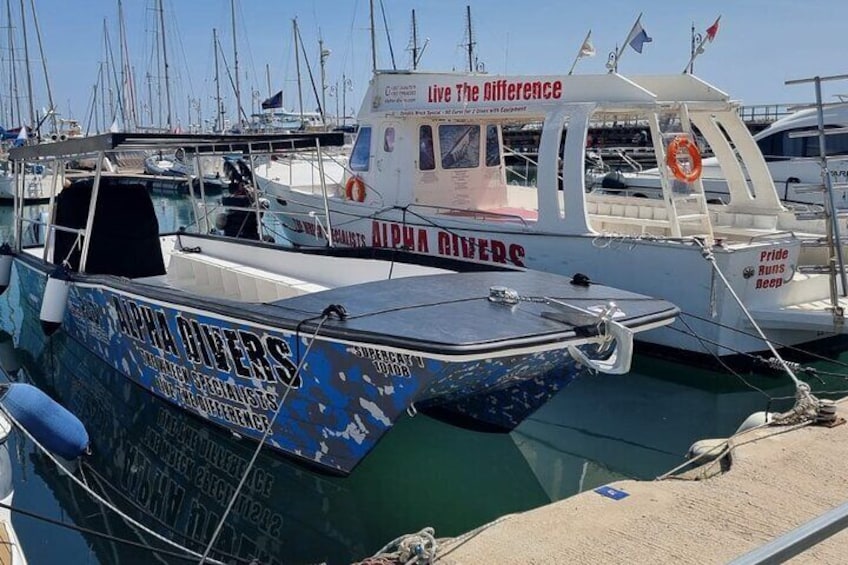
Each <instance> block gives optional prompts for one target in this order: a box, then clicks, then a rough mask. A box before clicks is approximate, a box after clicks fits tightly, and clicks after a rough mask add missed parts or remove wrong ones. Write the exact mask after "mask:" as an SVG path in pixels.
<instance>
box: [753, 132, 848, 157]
mask: <svg viewBox="0 0 848 565" xmlns="http://www.w3.org/2000/svg"><path fill="white" fill-rule="evenodd" d="M832 127H836V126H827V127H826V128H825V129H830V128H832ZM816 131H817V130H816V129H815V128H798V129H794V130H790V131H783V132H780V133H775V134H773V135H770V136H768V137H764V138H763V139H761V140H759V141H758V142H757V145H759V147H760V151H762V152H763V156H764V157H765V158H766V161H775V160H781V159H788V158H791V157H818V156H819V138H818V136H817V135H812V136H809V137H790V134H792V133H796V132H804V133H807V134H810V133H812V134H815V133H816ZM825 143H826V147H827V154H828V155H848V134H844V133H840V134H834V135H828V136H827V137H826V138H825Z"/></svg>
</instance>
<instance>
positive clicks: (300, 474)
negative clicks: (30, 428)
mask: <svg viewBox="0 0 848 565" xmlns="http://www.w3.org/2000/svg"><path fill="white" fill-rule="evenodd" d="M155 203H156V208H157V211H158V212H159V216H160V224H161V226H162V228H163V229H169V228H175V227H179V226H182V225H188V224H189V223H190V222H191V210H190V206H189V202H188V200H182V199H172V198H156V202H155ZM37 211H38V210H33V213H37ZM10 220H11V210H10V209H0V225H2V226H3V227H4V228H5V229H8V227H9V226H10V223H11V221H10ZM0 329H2V330H3V331H2V333H0V364H2V367H1V368H2V369H3V371H4V373H5V375H6V376H7V378H9V379H11V380H14V381H20V382H29V383H32V384H34V385H36V386H38V387H39V388H41V389H42V390H44V391H45V392H47V393H48V394H50V395H51V396H52V397H53V398H55V399H56V400H58V401H59V402H61V403H62V404H63V405H64V406H65V407H66V408H68V409H69V410H71V411H72V412H73V413H75V414H76V415H77V416H78V417H79V418H80V419H81V420H82V422H83V423H84V424H85V426H86V428H87V430H88V432H89V434H90V437H91V445H92V453H91V455H90V456H87V457H86V458H84V460H83V461H82V463H81V464H80V465H79V469H78V471H77V473H76V476H78V477H80V478H81V479H82V480H84V481H85V483H86V484H87V485H88V486H89V487H90V488H91V489H93V490H94V491H96V492H97V493H99V494H100V495H101V496H102V497H103V498H105V499H107V500H109V501H110V502H111V503H112V504H114V505H115V506H117V507H119V508H120V509H121V510H122V512H124V513H126V514H127V515H130V516H132V517H133V518H135V519H136V520H138V521H139V522H141V523H143V524H144V525H145V526H147V527H149V528H151V529H152V530H154V531H156V532H158V533H159V534H161V535H163V536H165V537H167V538H169V539H172V540H174V541H176V542H178V543H180V544H182V545H186V546H189V547H191V548H193V549H195V550H198V551H202V550H203V549H204V548H205V544H206V541H207V540H208V539H209V538H210V536H211V534H212V532H213V530H214V529H215V527H216V526H217V525H218V523H219V521H220V518H221V516H222V515H223V513H224V510H225V508H226V506H227V503H228V502H229V501H230V499H231V497H232V494H233V492H234V489H235V487H236V485H237V483H238V481H239V479H240V478H241V475H242V473H243V471H244V469H245V467H246V466H247V462H248V460H249V459H250V457H251V455H252V453H253V449H254V447H255V443H253V442H250V441H246V440H243V439H240V438H238V437H236V436H234V435H232V434H229V433H227V432H224V431H222V430H220V429H218V428H215V427H213V426H210V425H208V424H205V423H204V422H202V421H201V420H199V419H197V418H194V417H191V416H188V415H187V414H185V413H183V412H182V411H180V410H178V409H176V408H173V407H171V406H170V405H169V404H167V403H166V402H164V401H161V400H159V399H157V398H154V397H153V396H152V395H151V394H148V393H147V392H145V391H144V390H142V389H140V388H139V387H137V386H135V385H133V384H131V383H130V382H129V381H128V380H127V379H125V378H124V377H123V376H121V375H120V374H118V373H116V372H115V371H113V370H112V369H111V368H110V367H108V366H107V365H105V364H104V363H103V362H101V361H100V360H99V359H97V358H96V357H94V356H93V355H91V354H90V353H88V352H87V351H86V350H85V349H84V348H83V347H82V346H81V345H80V344H79V343H77V342H76V341H74V340H73V339H72V338H70V337H69V336H68V335H66V334H65V333H63V332H62V331H61V330H60V331H59V332H57V333H56V334H55V335H53V336H52V337H51V338H49V339H48V338H45V336H44V335H43V334H42V332H41V329H40V327H39V324H38V320H37V316H36V315H35V314H34V313H33V312H29V311H28V310H27V309H25V308H23V307H22V306H21V300H20V295H19V291H18V289H17V287H16V286H15V284H14V280H13V284H12V286H11V287H10V288H9V289H8V291H7V292H6V293H5V294H4V295H3V296H2V297H0ZM815 366H816V367H818V368H819V369H820V373H821V374H822V375H825V376H824V377H823V378H817V379H810V384H811V385H812V386H813V389H814V391H830V392H836V391H839V390H841V389H843V388H848V387H846V386H845V384H844V381H843V378H842V377H841V376H840V375H839V374H837V373H840V372H841V373H845V371H844V370H842V369H841V368H840V367H839V366H836V365H833V364H827V365H825V364H824V363H822V362H819V363H818V364H816V365H815ZM830 373H833V374H830ZM743 377H744V380H743V378H741V377H739V376H734V375H730V374H723V373H717V372H712V371H707V370H702V369H695V368H691V367H687V366H685V365H680V364H675V363H671V362H666V361H658V360H654V359H650V358H644V357H639V358H637V360H636V363H635V367H634V371H632V372H631V373H629V374H627V375H620V376H610V375H595V376H591V377H587V378H583V379H579V380H577V381H575V382H574V383H572V384H571V385H569V386H568V387H566V388H565V389H564V390H563V391H562V392H561V393H560V394H559V395H558V396H557V397H555V398H554V399H553V400H552V401H551V402H549V403H548V404H547V405H545V406H544V407H543V408H542V409H540V410H539V411H538V412H536V413H535V414H534V415H533V416H531V417H530V418H529V419H528V420H527V421H525V422H524V423H523V424H522V425H521V426H520V427H519V428H518V429H517V430H515V431H514V432H513V433H511V434H492V433H483V432H477V431H469V430H465V429H460V428H457V427H454V426H451V425H448V424H446V423H443V422H440V421H437V420H434V419H431V418H428V417H427V416H424V415H416V416H414V417H410V416H405V417H403V418H402V419H401V420H400V421H399V422H398V423H397V425H396V426H395V427H394V429H393V430H392V431H391V432H390V433H388V434H387V435H386V437H385V439H384V440H383V441H381V442H380V444H379V445H378V446H377V447H376V449H375V450H374V451H373V452H372V453H371V454H370V455H369V456H368V457H367V458H366V459H365V460H364V462H363V463H362V464H361V465H360V466H359V467H358V468H357V469H356V470H355V471H354V473H353V474H352V475H351V476H350V477H347V478H338V477H328V476H324V475H321V474H316V473H314V472H311V471H309V470H306V469H305V468H303V467H301V466H298V465H297V464H295V463H293V462H291V461H289V460H287V459H286V458H284V457H282V456H279V455H277V454H274V453H271V452H270V451H268V450H265V451H263V452H262V453H261V454H260V456H259V459H258V460H257V462H256V465H255V468H254V470H253V471H252V473H251V475H250V477H249V479H248V481H247V483H246V487H245V490H244V492H243V494H242V495H241V496H240V497H239V498H238V499H237V500H236V503H235V504H234V506H233V511H232V512H231V514H230V516H229V517H228V518H227V520H226V521H225V523H224V527H223V529H222V531H221V537H220V540H219V543H218V544H217V545H216V548H215V549H216V550H217V553H216V554H215V555H216V556H217V557H218V558H221V559H223V560H224V561H226V562H233V563H249V562H250V560H251V559H253V558H257V559H258V562H259V563H324V562H326V563H349V562H351V561H354V560H359V559H363V558H365V557H367V556H369V555H371V554H373V553H374V552H375V551H377V550H379V549H380V548H381V547H382V546H383V545H384V544H385V543H386V542H388V541H390V540H392V539H394V538H395V537H397V536H399V535H402V534H406V533H412V532H416V531H418V530H420V529H421V528H424V527H427V526H431V527H433V528H435V532H436V535H437V536H438V537H444V536H454V535H458V534H461V533H463V532H466V531H469V530H472V529H474V528H476V527H478V526H480V525H482V524H485V523H486V522H489V521H491V520H494V519H496V518H498V517H499V516H502V515H504V514H509V513H513V512H521V511H524V510H528V509H531V508H536V507H539V506H541V505H544V504H547V503H550V502H552V501H556V500H560V499H562V498H565V497H568V496H570V495H573V494H575V493H578V492H581V491H585V490H589V489H593V488H595V487H597V486H600V485H604V484H606V483H609V482H611V481H615V480H618V479H623V478H638V479H652V478H654V477H656V476H658V475H660V474H662V473H664V472H666V471H668V470H670V469H672V468H674V467H675V466H677V465H679V464H681V463H682V462H683V461H684V454H685V453H686V450H687V449H688V447H689V446H690V445H691V444H692V443H693V442H695V441H697V440H699V439H703V438H712V437H726V436H728V435H730V434H732V433H733V431H734V430H735V429H736V428H737V427H738V425H739V424H740V423H741V422H742V421H743V420H744V419H745V418H746V417H747V416H748V415H749V414H751V413H753V412H755V411H759V410H765V409H771V410H778V409H785V408H787V407H789V406H791V403H792V402H791V397H792V394H793V388H792V386H791V384H790V382H789V379H788V378H786V377H783V376H780V375H778V374H772V375H757V374H747V373H746V374H745V375H744V376H743ZM10 448H11V453H12V459H13V480H14V485H15V490H16V492H15V498H14V506H15V507H16V508H20V509H22V510H25V511H27V512H29V513H33V514H37V515H38V516H40V517H42V518H48V519H50V520H53V521H59V522H62V523H64V524H67V525H70V526H73V527H75V528H85V529H87V530H89V531H86V532H79V531H75V530H73V529H71V528H68V527H63V526H60V525H57V524H54V523H49V522H46V521H44V520H43V519H41V518H36V517H32V516H28V515H24V514H21V513H15V514H14V515H13V522H14V525H15V528H16V531H17V533H18V536H19V537H20V540H21V544H22V546H23V549H24V551H25V552H26V554H27V556H28V559H29V562H30V563H37V564H51V563H91V564H98V563H100V564H112V563H121V564H124V563H139V564H140V563H155V562H163V563H186V562H197V560H196V559H194V560H192V559H188V560H186V559H184V558H181V557H178V556H174V555H169V554H168V553H158V554H154V549H155V550H159V551H164V552H168V551H174V550H173V549H171V548H167V547H166V546H165V545H164V544H163V543H162V542H159V541H156V540H155V539H153V538H152V537H151V536H149V535H147V534H145V533H143V532H142V531H141V530H139V529H138V528H135V527H132V526H129V525H127V524H126V523H124V522H123V521H122V519H121V518H120V517H119V516H118V515H116V514H115V513H114V512H112V511H111V510H109V509H108V508H107V507H106V506H105V505H102V504H100V503H98V502H97V501H95V500H93V499H92V498H91V497H90V496H89V495H88V494H87V493H86V492H85V491H84V490H83V489H82V488H81V487H79V486H78V485H76V484H74V483H73V482H72V481H71V480H70V478H69V477H67V476H65V475H63V474H62V473H61V472H59V470H57V468H56V467H55V465H54V464H53V463H52V462H50V461H49V460H47V459H46V458H45V457H44V456H43V455H41V454H39V453H38V452H37V450H36V449H35V447H34V446H33V445H32V443H31V442H30V441H28V440H27V439H25V438H24V437H23V436H21V435H20V434H18V433H15V434H13V435H12V436H11V438H10ZM563 535H567V533H566V532H563Z"/></svg>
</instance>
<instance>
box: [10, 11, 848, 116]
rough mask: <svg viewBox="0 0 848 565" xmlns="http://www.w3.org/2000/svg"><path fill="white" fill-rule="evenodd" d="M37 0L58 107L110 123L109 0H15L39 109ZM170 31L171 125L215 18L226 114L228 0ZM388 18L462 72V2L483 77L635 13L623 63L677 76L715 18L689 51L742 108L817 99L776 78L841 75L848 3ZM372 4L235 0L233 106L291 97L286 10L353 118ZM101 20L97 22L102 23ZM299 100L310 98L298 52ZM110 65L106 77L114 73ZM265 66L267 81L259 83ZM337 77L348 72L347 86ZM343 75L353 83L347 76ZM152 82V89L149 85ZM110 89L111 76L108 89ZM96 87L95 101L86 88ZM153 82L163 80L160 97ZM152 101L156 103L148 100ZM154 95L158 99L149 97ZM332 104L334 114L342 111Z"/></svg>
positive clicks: (141, 41)
mask: <svg viewBox="0 0 848 565" xmlns="http://www.w3.org/2000/svg"><path fill="white" fill-rule="evenodd" d="M30 2H34V5H35V9H36V12H37V14H38V23H39V27H40V29H41V39H42V43H43V50H44V60H45V62H46V67H47V72H48V75H49V78H50V85H51V90H52V92H53V98H54V106H55V107H56V108H57V110H58V113H59V115H60V116H61V117H63V118H75V119H77V120H79V121H80V122H81V123H82V124H83V127H84V129H85V130H93V129H96V128H95V126H97V128H99V129H105V127H108V125H107V126H104V125H103V123H104V122H109V123H111V119H110V116H109V114H110V113H114V112H115V110H110V109H108V108H104V106H103V105H102V104H101V101H102V100H104V99H108V98H109V92H108V91H109V87H108V84H112V85H114V84H115V83H116V82H120V79H116V78H115V77H114V76H111V77H110V78H111V80H105V81H102V83H101V84H105V85H106V86H105V87H104V86H101V87H100V88H96V85H97V84H98V76H99V73H100V72H103V73H104V76H106V75H107V73H106V71H105V70H106V68H107V67H106V66H105V64H104V62H105V61H107V59H108V57H107V55H106V53H107V50H106V48H105V44H106V41H105V36H106V33H108V37H109V43H110V45H111V48H112V52H113V56H112V57H113V59H114V60H115V61H116V67H115V68H116V69H117V71H115V72H117V73H120V65H119V63H117V61H118V60H119V49H120V47H119V43H120V42H119V33H118V16H117V5H118V0H84V1H68V0H26V6H27V22H28V23H27V30H28V51H29V59H30V66H31V69H32V74H31V76H32V85H33V86H32V88H33V91H34V98H35V103H34V107H35V108H36V111H37V112H38V111H41V109H42V108H46V107H47V106H48V103H47V96H46V88H45V81H44V74H43V72H42V71H41V66H42V60H41V58H40V56H39V49H38V45H37V42H36V33H35V30H34V25H33V21H32V18H31V15H30V13H29V3H30ZM19 4H20V3H19V2H11V5H12V6H11V7H12V11H13V13H12V27H13V28H14V32H15V38H14V39H13V44H14V49H15V57H14V58H15V59H16V60H19V61H21V60H23V58H24V55H23V53H22V51H23V40H22V39H21V31H22V25H21V20H20V15H19V9H20V6H19ZM163 4H164V16H165V18H164V19H165V30H166V31H165V43H166V48H167V52H168V62H169V65H168V69H169V84H170V85H171V86H170V90H171V99H172V114H173V117H172V119H173V121H174V122H175V123H176V122H177V121H179V123H180V124H182V125H183V126H185V124H186V123H196V122H198V120H201V121H206V122H208V121H209V120H211V119H212V118H213V117H214V111H215V83H214V76H215V61H214V50H213V47H212V45H213V42H212V34H213V32H212V30H213V28H216V29H217V31H218V39H219V42H220V44H221V52H220V54H219V57H222V59H220V63H219V69H220V77H221V78H220V85H221V92H222V96H223V97H224V104H225V107H226V114H227V116H228V117H230V118H234V117H235V102H234V99H235V97H234V95H233V88H232V86H231V84H232V82H234V79H233V80H231V79H229V78H227V72H226V71H225V66H224V59H226V64H227V66H226V68H227V69H229V73H233V66H234V65H233V60H234V55H233V31H232V29H233V27H232V18H231V0H163ZM374 4H375V6H376V15H375V21H376V28H377V43H378V48H377V50H378V66H379V67H380V68H391V66H392V61H391V57H390V53H389V48H388V42H387V39H386V35H387V33H386V26H385V25H384V23H383V22H384V18H383V15H382V13H381V11H380V0H374ZM382 4H383V6H384V9H385V22H387V24H388V32H389V35H390V36H391V40H392V46H393V50H394V55H395V61H396V66H397V67H398V68H409V66H410V53H409V51H408V47H409V44H410V41H411V13H412V10H413V9H414V10H415V11H416V16H417V22H418V37H419V44H424V43H425V41H426V42H427V43H426V45H427V46H426V49H425V51H424V52H423V55H422V58H421V62H420V65H419V68H421V69H424V70H435V71H450V70H453V69H456V70H463V69H464V68H465V66H466V65H467V62H466V61H467V52H466V48H465V46H464V45H463V44H464V43H466V42H467V30H466V6H470V7H471V23H472V30H473V36H474V41H475V43H476V45H475V54H476V58H477V60H478V62H479V63H481V64H482V65H481V66H480V68H483V69H485V71H486V72H488V73H491V74H525V75H536V74H566V73H567V72H568V69H569V68H570V67H571V65H572V63H573V61H574V58H575V55H576V54H577V51H578V49H579V47H580V45H581V43H582V41H583V39H584V37H585V36H586V34H587V32H588V31H589V30H591V32H592V34H591V41H592V44H593V45H594V47H595V49H596V52H597V54H596V56H594V57H592V58H583V59H581V60H580V61H579V62H578V64H577V66H576V68H575V71H574V72H575V73H579V74H589V73H603V72H606V68H605V63H606V62H607V54H608V53H609V52H610V51H612V50H614V49H615V47H616V45H617V44H622V43H623V42H624V39H625V38H626V37H627V35H628V32H629V31H630V29H631V27H632V25H633V23H634V22H635V21H636V18H637V16H639V13H640V12H641V13H642V18H641V24H642V27H643V28H644V29H645V31H646V33H647V34H648V36H649V37H651V38H652V41H651V42H650V43H647V44H645V46H644V49H643V52H642V53H641V54H639V53H636V52H635V51H633V50H631V49H630V48H626V49H625V51H624V53H623V55H622V57H621V59H620V61H619V72H620V73H621V74H623V75H625V76H626V75H628V74H634V75H635V74H657V73H678V72H681V71H682V70H683V68H684V66H685V65H686V63H687V61H688V59H689V49H690V37H691V26H692V25H693V24H694V26H695V31H696V32H697V33H701V34H703V33H704V31H705V30H706V28H707V27H708V26H710V25H711V24H712V23H713V22H714V21H715V20H716V18H717V17H719V16H721V20H720V24H719V30H718V34H717V35H716V37H715V40H714V41H713V42H712V43H708V44H707V46H706V50H705V52H704V53H703V54H702V55H700V56H699V57H698V58H697V59H696V61H695V74H696V75H697V76H699V77H700V78H702V79H704V80H706V81H708V82H711V83H712V84H714V85H715V86H716V87H718V88H719V89H721V90H723V91H725V92H727V93H729V94H730V95H731V97H732V98H734V99H736V100H740V101H741V102H743V103H744V104H778V103H801V102H809V101H812V100H814V96H815V94H814V89H813V86H812V85H809V84H808V85H799V86H785V85H784V81H786V80H789V79H798V78H806V77H811V76H814V75H820V76H827V75H837V74H842V73H848V65H846V61H848V57H846V51H848V50H846V47H845V43H844V41H845V39H844V38H845V26H846V22H848V2H847V1H846V0H808V1H804V2H802V1H800V0H714V1H712V2H694V1H691V2H676V1H675V2H671V1H667V0H666V1H659V0H644V1H642V2H634V1H626V0H595V1H589V2H575V1H573V0H524V1H522V0H466V1H460V2H457V1H455V0H427V1H421V0H383V1H382ZM157 5H158V4H157V0H123V12H124V21H125V26H126V35H127V40H126V47H127V53H128V54H129V59H130V63H131V65H132V75H133V76H134V78H135V84H136V93H137V94H136V98H137V99H138V101H139V102H138V104H139V107H140V110H139V111H140V112H141V113H142V114H143V115H144V116H145V120H144V121H145V122H149V121H150V119H152V120H153V121H154V122H156V121H158V120H159V119H161V118H160V116H162V115H163V114H164V113H165V106H166V104H165V102H164V86H163V85H164V76H163V75H164V72H163V71H162V65H161V63H160V64H158V65H157V63H156V61H157V57H161V55H160V53H161V49H160V50H158V51H157V48H156V47H157V43H158V41H159V40H158V39H157V37H158V36H157V28H158V20H159V15H160V14H159V12H158V10H157V8H156V6H157ZM368 5H369V1H368V0H273V1H272V0H234V6H235V13H236V25H235V35H236V37H237V48H238V59H239V73H238V76H239V83H240V91H241V93H242V95H241V98H242V106H243V107H244V108H245V111H246V112H247V114H250V113H251V112H252V110H254V109H258V106H259V102H261V100H263V99H265V98H267V97H269V96H270V94H272V93H274V92H276V91H278V90H281V89H282V90H283V92H284V105H285V107H286V108H297V107H298V101H297V98H298V97H297V84H296V72H295V60H294V56H293V50H292V45H293V42H292V35H293V34H292V20H293V19H294V18H297V20H298V26H299V28H300V33H301V37H302V41H303V44H304V46H305V48H306V51H307V57H308V60H309V64H310V66H311V68H312V72H313V75H314V77H315V81H316V82H319V81H320V72H319V69H318V67H319V65H318V58H319V57H318V52H319V47H318V41H319V38H322V39H323V42H324V48H325V49H326V50H329V51H330V53H329V55H328V56H327V57H326V66H325V71H326V83H327V84H328V87H327V90H326V97H325V100H326V110H327V112H328V113H329V114H331V115H335V114H336V113H337V112H339V113H343V109H345V108H346V109H347V113H348V115H352V114H355V112H356V110H357V109H358V108H359V104H360V101H361V98H362V96H363V94H364V92H365V89H366V88H367V83H368V79H369V77H370V71H371V51H370V34H369V26H370V24H369V15H368ZM7 22H8V18H7V16H6V7H5V6H2V5H0V26H2V27H0V34H2V33H6V31H5V30H6V29H7V28H8V24H7ZM104 30H105V32H104ZM8 45H9V42H8V38H0V55H2V61H0V65H2V68H3V70H4V72H3V73H2V75H0V76H2V77H3V78H2V79H0V105H1V106H2V107H0V115H2V116H3V120H2V121H3V122H5V123H4V124H3V125H6V126H7V127H13V125H16V124H13V125H11V126H10V125H9V124H8V122H9V121H10V120H11V119H12V116H10V109H11V108H12V107H13V106H15V104H13V103H12V100H13V99H15V98H17V99H18V100H20V104H21V105H22V108H23V109H22V110H21V113H23V114H24V115H25V116H26V115H28V111H27V110H26V107H27V103H26V91H27V90H26V86H25V81H24V78H23V73H22V72H18V75H19V76H18V77H17V83H18V88H17V91H18V94H17V97H15V96H13V95H12V90H13V87H12V86H11V85H12V82H11V81H10V78H9V75H10V74H11V73H10V72H8V66H9V62H8V61H9V57H10V55H9V54H10V51H9V47H8ZM301 71H302V76H303V84H304V87H303V90H304V107H305V108H306V109H308V110H313V109H315V107H316V106H317V104H316V102H315V100H316V97H315V96H313V95H312V94H311V93H310V92H311V87H309V86H308V85H309V79H308V73H307V70H306V65H305V63H304V62H303V59H302V60H301ZM110 74H111V73H110ZM269 78H270V89H269V84H268V83H269V80H268V79H269ZM343 81H344V82H343ZM343 84H347V85H348V88H346V89H345V88H343V86H342V85H343ZM157 89H159V90H157ZM117 90H118V89H117V88H116V87H114V86H113V88H112V97H113V99H114V98H116V96H117V95H116V92H117ZM95 92H96V93H97V94H96V97H97V98H96V99H95ZM157 92H161V94H158V93H157ZM839 93H846V94H848V81H837V82H833V83H826V84H825V86H824V97H825V100H826V101H828V100H835V98H834V95H835V94H839ZM150 99H152V103H151V102H150V101H149V100H150ZM160 100H162V102H161V103H160ZM337 108H338V110H337Z"/></svg>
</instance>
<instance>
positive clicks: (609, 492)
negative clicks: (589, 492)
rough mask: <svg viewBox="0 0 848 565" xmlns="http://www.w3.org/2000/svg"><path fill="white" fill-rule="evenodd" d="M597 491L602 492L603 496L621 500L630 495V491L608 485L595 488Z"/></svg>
mask: <svg viewBox="0 0 848 565" xmlns="http://www.w3.org/2000/svg"><path fill="white" fill-rule="evenodd" d="M595 492H596V493H598V494H600V495H601V496H606V497H607V498H611V499H613V500H621V499H622V498H627V497H628V496H630V493H627V492H624V491H623V490H618V489H616V488H612V487H608V486H603V487H598V488H596V489H595Z"/></svg>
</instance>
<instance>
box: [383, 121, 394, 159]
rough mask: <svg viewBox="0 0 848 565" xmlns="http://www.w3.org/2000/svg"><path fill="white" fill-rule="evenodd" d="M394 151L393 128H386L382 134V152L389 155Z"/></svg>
mask: <svg viewBox="0 0 848 565" xmlns="http://www.w3.org/2000/svg"><path fill="white" fill-rule="evenodd" d="M394 150H395V128H393V127H391V126H390V127H387V128H386V131H385V133H384V134H383V151H385V152H386V153H391V152H392V151H394Z"/></svg>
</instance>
